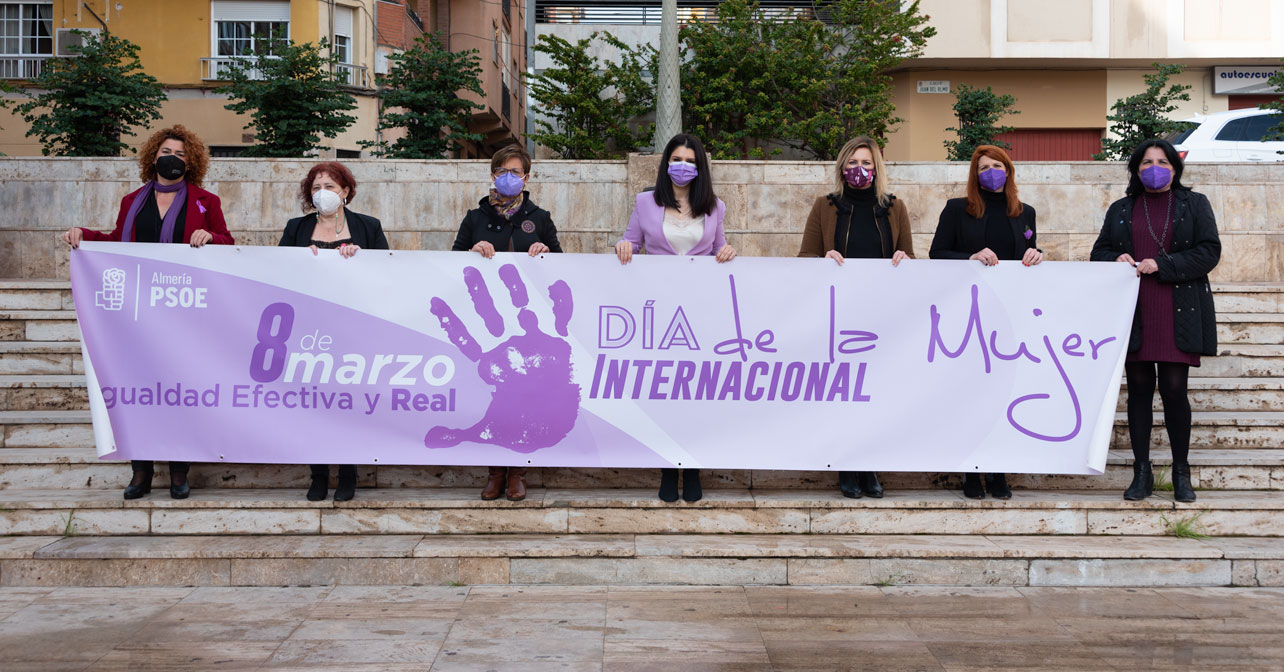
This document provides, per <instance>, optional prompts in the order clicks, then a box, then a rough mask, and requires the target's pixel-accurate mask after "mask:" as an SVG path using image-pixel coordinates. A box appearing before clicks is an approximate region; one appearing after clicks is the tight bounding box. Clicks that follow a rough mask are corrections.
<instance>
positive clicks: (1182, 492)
mask: <svg viewBox="0 0 1284 672" xmlns="http://www.w3.org/2000/svg"><path fill="white" fill-rule="evenodd" d="M1173 499H1175V500H1177V501H1179V502H1193V501H1195V488H1194V487H1193V486H1191V484H1190V465H1189V464H1177V463H1175V462H1174V463H1173Z"/></svg>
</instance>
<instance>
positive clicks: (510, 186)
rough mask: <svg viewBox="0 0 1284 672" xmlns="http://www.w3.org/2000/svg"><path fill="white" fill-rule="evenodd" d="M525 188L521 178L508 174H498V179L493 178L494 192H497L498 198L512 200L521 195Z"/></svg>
mask: <svg viewBox="0 0 1284 672" xmlns="http://www.w3.org/2000/svg"><path fill="white" fill-rule="evenodd" d="M525 186H526V182H525V181H524V180H522V178H520V177H518V176H516V175H514V174H512V173H509V172H504V173H500V175H499V177H497V178H495V191H498V192H499V195H500V196H505V197H508V198H512V197H513V196H516V195H518V194H520V193H522V189H523V188H524V187H525Z"/></svg>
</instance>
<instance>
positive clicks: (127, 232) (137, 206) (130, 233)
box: [120, 180, 187, 243]
mask: <svg viewBox="0 0 1284 672" xmlns="http://www.w3.org/2000/svg"><path fill="white" fill-rule="evenodd" d="M152 189H155V190H156V191H159V192H161V193H162V194H172V193H174V192H176V191H177V192H178V195H177V196H175V197H174V203H173V204H172V205H170V206H169V210H166V211H165V219H164V222H163V223H162V225H161V234H160V242H162V243H172V242H174V222H177V221H178V211H179V210H182V209H183V207H182V205H183V203H185V202H187V181H186V180H184V181H182V182H179V183H178V184H171V185H169V186H168V187H167V186H165V185H163V184H161V183H159V182H157V181H155V180H152V181H151V182H148V183H147V184H144V185H143V188H142V190H141V191H139V192H138V195H137V196H135V197H134V202H133V203H130V204H129V212H126V213H125V224H124V228H123V229H121V232H120V239H121V241H123V242H126V243H128V242H131V241H132V240H133V239H134V220H135V219H137V218H138V212H139V211H140V210H142V209H143V204H144V203H146V202H147V197H148V196H151V195H152Z"/></svg>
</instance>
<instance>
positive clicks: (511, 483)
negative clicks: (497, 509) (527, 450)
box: [504, 467, 526, 502]
mask: <svg viewBox="0 0 1284 672" xmlns="http://www.w3.org/2000/svg"><path fill="white" fill-rule="evenodd" d="M504 494H505V495H506V496H507V497H508V501H510V502H520V501H522V500H523V499H526V467H509V468H508V492H506V493H504Z"/></svg>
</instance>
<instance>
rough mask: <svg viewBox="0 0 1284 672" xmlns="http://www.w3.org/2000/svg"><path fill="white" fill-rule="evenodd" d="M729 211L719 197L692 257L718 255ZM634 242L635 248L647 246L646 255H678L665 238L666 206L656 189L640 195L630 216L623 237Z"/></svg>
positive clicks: (693, 249) (706, 220) (724, 241)
mask: <svg viewBox="0 0 1284 672" xmlns="http://www.w3.org/2000/svg"><path fill="white" fill-rule="evenodd" d="M726 214H727V204H726V203H723V202H722V199H718V205H717V206H715V207H714V209H713V212H712V213H711V214H710V215H708V216H707V217H705V218H704V235H703V236H701V237H700V242H698V243H696V246H695V247H693V248H691V251H690V252H688V253H687V254H689V255H691V256H700V255H706V254H707V255H715V254H717V253H718V250H721V249H722V246H723V245H726V244H727V237H726V235H724V233H723V230H722V219H723V216H725V215H726ZM621 240H627V241H629V242H630V243H633V248H634V249H635V250H638V249H641V248H643V247H645V248H646V252H647V254H675V252H674V251H673V246H672V245H670V244H669V240H668V239H667V238H665V237H664V206H663V205H657V204H656V202H655V192H652V191H644V192H642V193H640V194H638V196H637V202H636V205H635V207H634V208H633V215H632V216H631V217H629V228H627V229H625V230H624V238H622V239H621Z"/></svg>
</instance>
